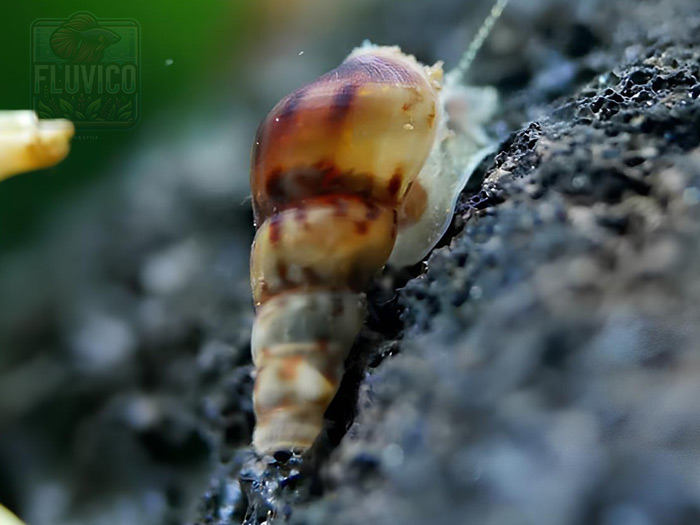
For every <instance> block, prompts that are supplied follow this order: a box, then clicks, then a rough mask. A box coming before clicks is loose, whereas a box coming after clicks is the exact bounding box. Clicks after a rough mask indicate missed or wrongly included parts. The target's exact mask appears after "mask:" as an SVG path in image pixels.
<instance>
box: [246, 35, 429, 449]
mask: <svg viewBox="0 0 700 525" xmlns="http://www.w3.org/2000/svg"><path fill="white" fill-rule="evenodd" d="M441 78H442V68H441V66H440V64H437V65H435V66H433V67H426V66H423V65H422V64H420V63H418V61H416V60H415V58H413V57H412V56H408V55H405V54H403V53H402V52H401V51H400V50H399V49H398V48H397V47H375V46H365V47H362V48H359V49H357V50H355V51H353V52H352V53H351V54H350V56H349V57H348V58H347V59H346V60H345V61H344V62H343V63H342V64H341V65H340V66H339V67H338V68H336V69H335V70H333V71H331V72H330V73H327V74H326V75H323V76H322V77H320V78H319V79H317V80H316V81H314V82H312V83H311V84H308V85H307V86H304V87H302V88H300V89H298V90H297V91H295V92H294V93H292V94H290V95H288V96H287V97H285V98H284V99H282V101H280V102H279V103H278V104H277V105H276V106H275V107H274V108H273V109H272V111H271V112H270V114H269V115H268V116H267V117H266V118H265V120H264V121H263V122H262V124H261V125H260V128H259V130H258V133H257V136H256V140H255V146H254V149H253V159H252V173H251V188H252V193H253V210H254V213H255V221H256V225H257V228H258V229H257V233H256V236H255V241H254V243H253V248H252V253H251V285H252V289H253V299H254V302H255V305H256V307H257V309H258V311H257V317H256V320H255V324H254V327H253V337H252V351H253V358H254V363H255V366H256V369H257V377H256V384H255V392H254V405H255V413H256V417H257V424H256V428H255V433H254V436H253V445H254V447H255V448H256V449H257V450H258V451H259V452H262V453H265V452H274V451H276V450H279V449H296V450H304V449H306V448H308V447H309V446H311V444H312V443H313V442H314V440H315V439H316V437H317V436H318V435H319V433H320V432H321V429H322V424H323V414H324V412H325V411H326V408H327V407H328V405H329V404H330V402H331V400H332V399H333V396H334V395H335V393H336V391H337V389H338V385H339V383H340V380H341V378H342V371H343V362H344V360H345V358H346V356H347V354H348V351H349V350H350V347H351V346H352V343H353V341H354V339H355V337H356V335H357V333H358V332H359V330H360V327H361V326H362V320H363V319H364V299H363V296H362V291H363V290H364V288H365V287H366V286H367V284H368V282H369V280H370V279H371V278H372V276H374V275H375V274H376V273H377V272H378V271H379V270H381V268H382V267H383V266H384V265H385V264H386V262H387V260H388V258H389V255H390V254H391V251H392V249H393V247H394V241H395V239H396V235H397V227H398V225H397V215H398V209H399V207H400V206H401V204H402V202H403V200H404V197H405V195H406V192H407V190H408V188H409V187H410V185H411V183H412V182H413V181H414V180H415V179H416V177H417V176H418V174H419V172H420V170H421V168H422V167H423V164H424V163H425V161H426V159H427V157H428V155H429V154H430V151H431V149H432V147H433V143H434V142H435V137H436V135H437V128H438V118H439V111H440V106H439V99H438V90H439V89H440V81H441Z"/></svg>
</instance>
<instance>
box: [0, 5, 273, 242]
mask: <svg viewBox="0 0 700 525" xmlns="http://www.w3.org/2000/svg"><path fill="white" fill-rule="evenodd" d="M85 10H87V11H90V12H92V13H94V14H95V16H96V17H97V18H98V20H99V19H100V18H101V17H103V18H129V19H134V20H136V21H137V22H138V23H139V24H140V26H141V35H142V44H141V97H142V105H141V111H142V114H141V121H140V123H139V125H138V126H137V127H136V128H135V129H132V130H128V131H125V130H100V131H97V132H95V131H81V130H78V133H77V136H76V139H75V140H74V142H73V146H72V153H71V155H70V156H69V157H68V159H67V160H66V161H65V162H63V163H62V164H61V165H60V166H58V167H56V168H53V169H51V170H49V173H47V172H37V173H32V174H28V175H24V176H21V177H15V178H12V179H10V180H8V181H5V182H4V183H3V184H2V187H1V188H0V250H2V251H6V250H8V249H11V248H13V247H17V246H18V244H21V243H22V242H23V241H25V240H26V239H27V238H28V237H30V236H31V235H32V233H33V232H35V231H36V228H37V227H38V225H39V224H41V221H42V219H43V218H45V217H47V216H48V213H50V211H51V210H52V208H55V207H56V206H57V205H58V204H59V203H60V202H62V200H63V198H64V197H66V195H68V194H69V193H71V192H74V191H76V190H79V189H80V188H81V187H84V186H85V185H87V184H88V183H89V182H90V181H92V180H94V179H95V178H96V177H98V176H99V175H100V174H103V173H105V170H104V169H102V168H103V167H104V166H105V164H107V163H109V162H110V161H112V160H113V159H114V158H115V157H118V156H119V154H120V152H122V151H125V150H126V149H127V148H129V147H131V145H132V144H133V143H134V141H137V140H139V138H140V137H141V133H142V130H143V129H144V126H147V125H148V123H149V121H152V120H154V119H156V118H158V119H161V120H165V122H164V124H165V125H166V126H177V125H178V115H177V112H174V111H172V108H173V107H184V108H187V107H188V106H192V105H194V104H196V102H197V100H196V97H199V96H201V93H202V92H206V91H207V90H210V89H211V86H216V85H217V81H218V80H219V78H217V76H219V75H221V72H222V71H224V70H227V69H229V67H230V66H229V65H230V64H231V63H233V62H234V61H235V60H236V59H237V54H238V52H239V50H241V49H244V48H245V45H244V42H245V41H247V40H248V39H250V38H251V37H252V33H253V31H252V28H254V27H255V26H256V24H255V23H254V19H255V17H256V16H257V17H259V16H260V13H261V10H260V9H259V6H258V8H256V6H255V3H253V2H249V1H230V0H211V1H208V2H201V3H200V2H196V3H195V2H143V1H141V0H120V1H110V2H91V3H90V2H86V1H85V0H67V1H62V2H55V1H51V0H32V1H28V2H2V5H0V20H3V23H2V31H1V32H0V45H1V47H2V49H3V52H2V53H0V71H1V73H0V75H1V77H2V79H3V81H2V82H0V108H1V109H27V108H29V106H30V102H31V99H30V27H31V24H32V22H33V21H34V20H36V19H38V18H54V17H55V18H67V17H68V16H70V15H71V14H73V13H74V12H77V11H85ZM166 60H172V65H171V66H166ZM222 88H223V87H222ZM227 89H230V90H234V89H235V85H234V86H227Z"/></svg>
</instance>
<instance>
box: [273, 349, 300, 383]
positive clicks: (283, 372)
mask: <svg viewBox="0 0 700 525" xmlns="http://www.w3.org/2000/svg"><path fill="white" fill-rule="evenodd" d="M303 361H304V357H303V356H300V355H294V356H288V357H285V358H284V359H283V363H282V366H281V367H280V368H279V369H278V371H277V377H279V378H280V379H281V380H282V381H293V380H294V379H296V377H297V370H298V369H299V365H301V363H302V362H303Z"/></svg>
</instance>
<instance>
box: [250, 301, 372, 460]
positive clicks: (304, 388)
mask: <svg viewBox="0 0 700 525" xmlns="http://www.w3.org/2000/svg"><path fill="white" fill-rule="evenodd" d="M364 312H365V308H364V302H363V300H362V298H361V296H360V295H358V294H354V293H348V292H345V293H343V292H305V293H289V294H283V295H280V296H277V297H275V298H273V299H271V300H270V301H268V302H267V303H265V305H264V306H262V307H261V308H260V309H259V310H258V316H257V319H256V322H255V325H254V328H253V336H252V343H251V346H252V351H253V362H254V363H255V367H256V369H257V378H256V382H255V391H254V405H255V413H256V416H257V424H256V426H255V434H254V436H253V446H254V447H255V449H256V450H258V451H259V452H261V453H270V452H275V451H276V450H280V449H298V450H305V449H307V448H309V447H310V446H311V445H312V444H313V442H314V441H315V440H316V437H317V436H318V435H319V434H320V432H321V429H322V427H323V414H324V412H325V411H326V408H327V407H328V405H329V404H330V402H331V400H332V399H333V397H334V396H335V393H336V391H337V390H338V385H339V384H340V380H341V378H342V376H343V363H344V361H345V358H346V357H347V354H348V351H349V350H350V348H351V347H352V343H353V341H354V339H355V336H356V335H357V332H358V331H359V330H360V327H361V326H362V321H363V318H364Z"/></svg>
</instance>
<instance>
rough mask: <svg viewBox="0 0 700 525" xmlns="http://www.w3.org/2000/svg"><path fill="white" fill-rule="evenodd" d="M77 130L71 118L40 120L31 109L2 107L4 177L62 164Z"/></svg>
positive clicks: (0, 135)
mask: <svg viewBox="0 0 700 525" xmlns="http://www.w3.org/2000/svg"><path fill="white" fill-rule="evenodd" d="M74 133H75V128H74V127H73V124H72V123H71V122H70V121H68V120H64V119H55V120H39V119H38V118H37V116H36V113H34V112H33V111H30V110H27V111H25V110H20V111H0V180H2V179H5V178H8V177H11V176H13V175H17V174H19V173H23V172H25V171H33V170H38V169H41V168H48V167H50V166H53V165H54V164H58V163H59V162H61V161H62V160H63V159H64V158H65V157H66V156H67V155H68V151H69V150H70V139H71V138H72V137H73V134H74Z"/></svg>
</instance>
